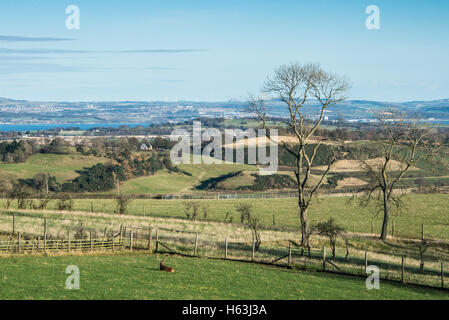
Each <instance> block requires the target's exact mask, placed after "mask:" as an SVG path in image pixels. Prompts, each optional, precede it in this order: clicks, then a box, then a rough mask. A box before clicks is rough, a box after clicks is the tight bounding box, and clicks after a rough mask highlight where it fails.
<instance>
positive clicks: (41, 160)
mask: <svg viewBox="0 0 449 320" xmlns="http://www.w3.org/2000/svg"><path fill="white" fill-rule="evenodd" d="M106 161H107V159H105V158H98V157H93V156H83V155H80V154H36V155H33V156H31V157H29V158H28V159H27V161H26V162H23V163H0V175H3V176H5V177H8V178H11V179H14V180H16V179H29V178H32V177H33V176H34V175H36V174H38V173H46V172H49V173H50V174H51V175H53V176H55V177H56V179H57V181H58V182H60V183H62V182H65V181H68V180H72V179H74V178H76V177H77V176H78V173H77V172H76V171H77V170H81V169H83V168H86V167H91V166H93V165H95V164H97V163H100V162H101V163H105V162H106Z"/></svg>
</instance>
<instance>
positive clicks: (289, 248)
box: [287, 242, 292, 266]
mask: <svg viewBox="0 0 449 320" xmlns="http://www.w3.org/2000/svg"><path fill="white" fill-rule="evenodd" d="M291 262H292V244H291V243H290V242H289V243H288V262H287V265H288V266H290V265H291Z"/></svg>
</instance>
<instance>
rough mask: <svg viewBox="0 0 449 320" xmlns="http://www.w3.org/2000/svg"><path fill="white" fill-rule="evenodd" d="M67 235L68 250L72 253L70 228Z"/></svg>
mask: <svg viewBox="0 0 449 320" xmlns="http://www.w3.org/2000/svg"><path fill="white" fill-rule="evenodd" d="M67 237H68V240H67V251H68V252H69V253H70V230H69V231H68V234H67Z"/></svg>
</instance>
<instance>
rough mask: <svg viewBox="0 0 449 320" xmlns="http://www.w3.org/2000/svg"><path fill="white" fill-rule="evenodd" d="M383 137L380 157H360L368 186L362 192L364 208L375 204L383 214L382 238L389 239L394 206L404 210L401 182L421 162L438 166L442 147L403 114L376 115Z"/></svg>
mask: <svg viewBox="0 0 449 320" xmlns="http://www.w3.org/2000/svg"><path fill="white" fill-rule="evenodd" d="M376 117H377V120H378V121H379V126H380V129H381V133H380V135H379V136H378V138H377V139H376V142H377V145H378V148H379V152H380V157H379V158H376V159H366V157H364V156H363V155H361V159H360V160H361V162H362V165H361V166H362V170H363V171H364V172H365V173H366V174H367V176H368V179H369V181H368V185H367V186H366V187H365V188H363V189H362V190H361V192H362V193H363V194H364V197H362V204H368V203H369V202H371V201H376V202H378V203H379V204H380V207H381V212H383V222H382V232H381V235H380V238H381V239H383V240H385V239H386V238H387V231H388V222H389V220H390V215H391V209H392V206H395V207H396V208H400V207H402V205H403V203H402V197H401V193H399V192H395V189H396V191H398V189H399V188H398V187H399V185H400V181H401V179H402V178H403V177H404V176H405V174H406V173H407V172H408V171H409V170H410V169H411V168H412V167H413V165H414V164H416V163H417V162H419V161H420V160H422V159H427V160H432V161H435V162H439V160H438V158H439V157H438V155H437V154H438V152H439V151H440V150H442V148H443V146H444V145H443V144H442V143H441V142H439V141H438V139H437V137H436V135H434V134H432V131H431V130H429V129H426V128H424V127H422V126H419V125H418V123H417V122H416V121H414V120H411V119H407V117H406V115H405V114H404V113H401V112H398V111H395V110H387V111H381V112H378V113H377V114H376Z"/></svg>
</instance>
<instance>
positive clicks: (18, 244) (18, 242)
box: [17, 232, 20, 253]
mask: <svg viewBox="0 0 449 320" xmlns="http://www.w3.org/2000/svg"><path fill="white" fill-rule="evenodd" d="M17 252H18V253H20V232H17Z"/></svg>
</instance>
